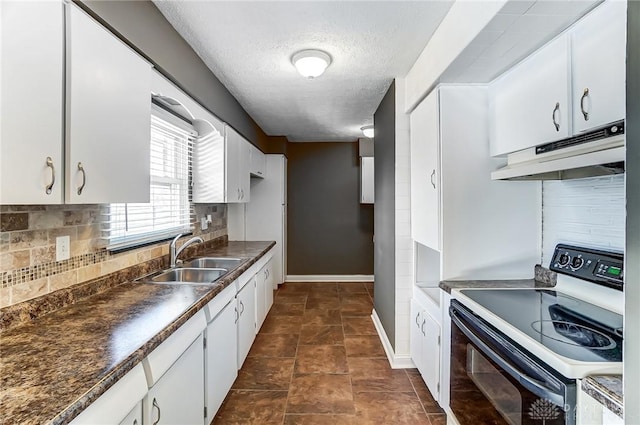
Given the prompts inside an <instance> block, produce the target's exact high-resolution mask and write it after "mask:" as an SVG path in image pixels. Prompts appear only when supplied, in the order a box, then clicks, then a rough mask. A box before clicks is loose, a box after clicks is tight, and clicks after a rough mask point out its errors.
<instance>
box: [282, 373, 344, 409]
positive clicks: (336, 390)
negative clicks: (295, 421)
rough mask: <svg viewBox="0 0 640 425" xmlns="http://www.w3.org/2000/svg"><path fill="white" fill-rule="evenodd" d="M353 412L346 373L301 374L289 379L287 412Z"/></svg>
mask: <svg viewBox="0 0 640 425" xmlns="http://www.w3.org/2000/svg"><path fill="white" fill-rule="evenodd" d="M354 412H355V408H354V404H353V393H352V392H351V380H350V378H349V376H348V375H301V376H294V377H293V379H292V380H291V387H290V389H289V401H288V403H287V413H345V414H353V413H354Z"/></svg>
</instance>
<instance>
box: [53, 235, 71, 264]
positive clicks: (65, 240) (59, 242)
mask: <svg viewBox="0 0 640 425" xmlns="http://www.w3.org/2000/svg"><path fill="white" fill-rule="evenodd" d="M69 257H71V242H70V241H69V236H58V237H57V238H56V261H63V260H68V259H69Z"/></svg>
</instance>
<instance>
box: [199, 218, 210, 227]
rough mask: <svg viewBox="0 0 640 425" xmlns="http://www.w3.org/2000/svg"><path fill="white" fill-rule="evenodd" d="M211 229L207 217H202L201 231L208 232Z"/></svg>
mask: <svg viewBox="0 0 640 425" xmlns="http://www.w3.org/2000/svg"><path fill="white" fill-rule="evenodd" d="M208 228H209V223H208V222H207V217H202V218H201V219H200V229H201V230H207V229H208Z"/></svg>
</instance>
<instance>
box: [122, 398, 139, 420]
mask: <svg viewBox="0 0 640 425" xmlns="http://www.w3.org/2000/svg"><path fill="white" fill-rule="evenodd" d="M120 425H142V402H141V401H139V402H138V404H136V406H135V407H134V408H133V409H131V412H129V414H128V415H127V417H126V418H124V419H123V420H122V422H120Z"/></svg>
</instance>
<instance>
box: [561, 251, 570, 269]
mask: <svg viewBox="0 0 640 425" xmlns="http://www.w3.org/2000/svg"><path fill="white" fill-rule="evenodd" d="M570 258H571V257H569V254H567V253H566V252H565V253H564V254H560V257H559V258H558V264H560V266H566V265H567V264H569V259H570Z"/></svg>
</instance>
